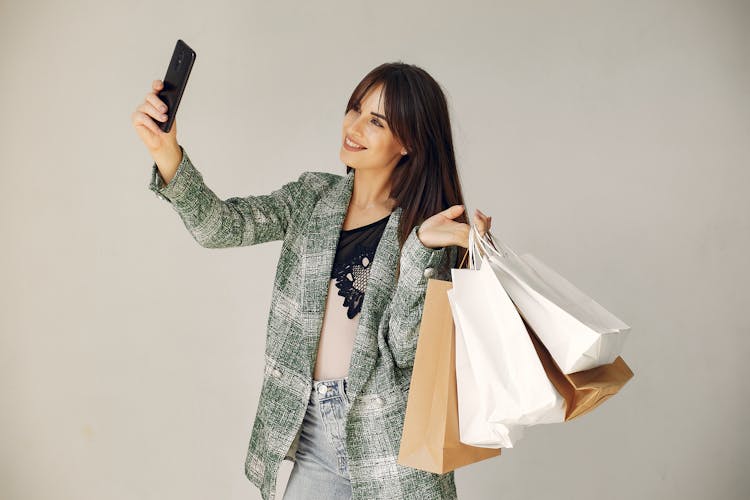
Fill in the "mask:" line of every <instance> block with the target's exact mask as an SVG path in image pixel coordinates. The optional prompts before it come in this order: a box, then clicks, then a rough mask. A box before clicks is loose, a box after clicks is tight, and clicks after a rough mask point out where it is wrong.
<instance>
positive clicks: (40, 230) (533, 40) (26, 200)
mask: <svg viewBox="0 0 750 500" xmlns="http://www.w3.org/2000/svg"><path fill="white" fill-rule="evenodd" d="M749 28H750V7H749V6H748V3H747V2H728V1H702V2H697V1H679V2H678V1H640V0H638V1H629V2H624V1H610V2H594V1H588V2H584V1H576V2H553V1H545V2H541V1H538V2H489V1H485V2H467V1H464V2H435V1H430V2H406V3H403V2H392V1H379V2H360V1H348V2H333V1H324V2H276V3H271V2H257V1H253V2H240V1H225V2H210V3H206V2H194V1H193V2H174V1H168V2H118V3H114V2H82V1H66V2H51V1H50V2H38V1H37V2H33V1H29V2H7V1H6V2H3V3H1V4H0V58H1V59H0V67H2V68H3V69H2V71H0V109H2V113H3V119H2V122H0V132H1V133H0V146H1V147H0V161H1V164H2V167H1V168H2V170H1V171H2V179H1V180H2V182H0V230H1V231H2V245H1V246H0V257H1V258H0V274H1V275H2V281H3V287H2V291H0V294H1V297H2V303H1V305H0V307H1V309H0V328H1V336H0V389H1V391H2V392H1V396H2V411H0V497H1V498H3V499H8V500H16V499H19V500H20V499H24V500H27V499H28V500H47V499H50V500H51V499H55V500H67V499H76V500H83V499H102V498H106V499H109V500H119V499H134V498H138V499H144V500H145V499H165V498H183V499H206V498H221V499H229V498H231V499H246V498H260V495H259V494H258V492H257V490H256V489H255V488H254V487H253V486H252V485H251V484H250V483H249V482H248V481H247V480H246V479H245V477H244V474H243V465H244V457H245V452H246V450H247V442H248V439H249V433H250V426H251V424H252V419H253V417H254V415H255V409H256V404H257V398H258V394H259V391H260V382H261V378H262V361H263V347H264V342H265V338H264V329H265V325H266V319H267V313H268V308H269V305H270V293H271V286H272V281H273V274H274V271H275V264H276V260H277V258H278V254H279V250H280V246H281V243H280V242H271V243H266V244H262V245H259V246H256V247H245V248H236V249H222V250H209V249H204V248H201V247H199V246H198V245H197V244H196V243H195V242H194V241H193V240H192V238H191V237H190V235H189V233H188V232H187V231H186V230H185V228H184V226H183V225H182V222H181V221H180V220H179V218H178V216H177V215H176V213H175V212H174V211H173V210H172V209H171V208H170V206H169V205H168V204H167V203H166V202H164V201H162V200H160V199H158V198H157V197H156V196H155V195H154V194H153V193H152V192H150V191H149V190H148V189H147V187H146V185H147V182H148V178H149V174H150V168H151V158H150V156H149V155H148V152H147V151H146V149H145V147H144V146H143V144H142V143H141V142H140V140H139V139H138V137H137V135H136V133H135V131H134V129H133V128H132V125H131V122H130V115H131V113H132V111H133V110H134V109H135V108H136V107H137V106H138V105H139V104H140V103H141V102H142V100H143V98H144V95H145V94H146V92H148V91H149V89H150V85H151V81H152V80H154V79H156V78H163V76H164V71H165V70H166V65H167V62H168V60H169V56H170V55H171V51H172V48H173V46H174V43H175V41H176V40H177V39H178V38H183V39H184V40H185V41H186V42H188V43H189V44H190V45H191V46H192V47H193V48H195V49H196V51H197V53H198V58H197V62H196V65H195V68H194V71H193V74H192V77H191V80H190V83H189V86H188V90H187V94H186V96H185V98H184V101H183V104H182V106H181V108H180V111H179V114H178V139H179V141H180V143H181V144H182V145H183V146H184V147H185V148H186V150H187V151H189V153H190V155H191V158H192V159H193V161H194V162H195V164H196V165H197V166H198V168H199V169H200V170H201V172H202V173H203V174H204V178H205V180H206V182H207V183H208V185H209V186H210V187H211V188H212V189H214V190H215V191H216V192H217V194H219V195H220V196H222V197H223V198H227V197H229V196H233V195H249V194H262V193H267V192H270V191H271V190H274V189H276V188H278V187H279V186H281V184H283V183H285V182H288V181H289V180H291V179H294V178H296V176H297V175H298V174H299V173H301V172H302V171H304V170H324V171H330V172H337V173H342V172H344V165H343V164H341V162H340V160H339V158H338V151H339V147H340V133H341V120H342V118H343V110H344V105H345V103H346V99H347V98H348V96H349V93H350V92H351V90H352V89H353V87H354V85H355V84H356V83H357V82H358V81H359V79H360V78H361V77H362V76H364V74H365V73H367V71H369V70H370V69H371V68H373V67H374V66H376V65H378V64H380V63H382V62H385V61H393V60H403V61H405V62H409V63H414V64H418V65H420V66H422V67H423V68H425V69H426V70H427V71H429V72H430V73H431V74H432V75H433V76H434V77H435V78H436V79H437V80H438V81H439V82H440V83H441V84H442V85H443V86H444V88H445V89H446V92H447V95H448V99H449V103H450V108H451V113H452V119H453V126H454V134H455V141H456V150H457V155H458V161H459V163H460V170H461V181H462V183H463V186H464V189H465V193H466V201H467V204H468V205H469V207H479V208H481V209H482V210H483V211H484V212H485V213H487V214H489V215H492V216H493V232H494V233H495V234H496V235H497V236H498V237H502V238H504V239H505V240H506V241H507V242H508V243H509V244H511V245H512V246H514V247H515V248H516V249H518V250H520V251H523V252H531V253H533V254H534V255H536V256H537V257H539V258H540V259H542V260H543V261H544V262H546V263H548V264H549V265H550V266H552V267H553V268H554V269H557V270H558V271H559V272H560V273H561V274H562V275H563V276H566V277H567V278H568V279H570V280H571V281H573V282H574V283H576V284H577V285H578V286H579V287H580V288H581V289H582V290H584V291H585V292H587V293H588V294H590V295H591V296H592V297H595V298H596V299H597V300H598V301H599V302H600V303H601V304H602V305H604V306H605V307H607V308H608V309H610V310H611V311H612V312H614V313H615V314H616V315H618V316H619V317H620V318H622V319H623V320H624V321H625V322H626V323H628V324H629V325H631V327H632V334H631V337H630V339H629V341H628V344H627V345H626V348H625V351H624V353H623V357H624V358H625V359H626V361H627V362H628V363H629V365H630V366H631V368H632V369H633V370H634V372H635V373H636V376H635V378H634V379H633V380H632V381H631V382H630V383H629V384H628V385H627V386H626V387H625V388H624V390H623V391H622V392H621V394H619V395H618V396H617V397H615V398H613V399H611V400H610V401H608V402H607V403H606V404H605V405H604V406H602V407H601V408H600V409H598V410H597V411H596V412H594V413H592V414H590V415H587V416H585V417H583V418H581V419H580V420H578V421H572V422H569V423H566V424H562V425H554V426H542V427H537V428H535V429H532V430H530V431H529V432H528V433H527V435H526V437H524V439H523V440H522V441H521V442H520V443H519V445H518V447H517V448H515V449H512V450H507V451H506V452H504V453H503V455H502V456H501V457H497V458H495V459H492V460H487V461H484V462H481V463H478V464H474V465H471V466H468V467H466V468H462V469H459V470H457V472H456V482H457V485H458V490H459V495H460V496H461V498H465V499H485V498H486V499H495V498H502V499H508V500H510V499H538V498H559V499H573V498H575V499H601V498H609V499H631V498H638V499H640V498H648V499H664V498H670V499H671V498H680V499H704V498H722V499H734V498H746V497H747V495H748V491H749V490H750V488H749V486H750V484H749V483H750V481H749V480H748V477H747V470H748V465H749V464H748V452H747V447H748V444H750V442H749V440H748V437H747V433H746V432H745V426H744V425H743V424H747V422H748V417H749V415H748V414H749V412H748V404H747V401H746V399H747V394H748V392H747V385H746V382H745V380H744V379H745V378H746V374H747V359H748V354H749V352H748V351H749V349H748V346H749V343H748V334H750V329H749V328H748V323H747V304H748V295H749V294H748V292H747V283H748V278H750V266H748V264H747V260H746V257H747V255H748V251H750V238H749V237H748V230H750V203H749V202H748V200H747V191H748V181H750V161H749V160H750V150H749V148H748V137H749V136H750V135H749V133H750V99H749V97H750V96H749V95H748V90H749V89H750V58H749V57H748V56H750V54H749V50H748V49H750V43H749V42H750V40H749V36H748V33H750V30H749ZM290 470H291V463H290V462H285V463H284V465H283V467H282V471H281V474H280V479H279V493H281V492H282V491H283V488H284V485H285V483H286V479H287V477H288V474H289V472H290Z"/></svg>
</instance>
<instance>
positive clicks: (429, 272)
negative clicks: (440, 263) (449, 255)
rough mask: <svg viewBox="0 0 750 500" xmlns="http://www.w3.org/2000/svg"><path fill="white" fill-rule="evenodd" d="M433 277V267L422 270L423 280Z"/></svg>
mask: <svg viewBox="0 0 750 500" xmlns="http://www.w3.org/2000/svg"><path fill="white" fill-rule="evenodd" d="M433 276H435V268H434V267H428V268H427V269H425V270H424V277H425V278H432V277H433Z"/></svg>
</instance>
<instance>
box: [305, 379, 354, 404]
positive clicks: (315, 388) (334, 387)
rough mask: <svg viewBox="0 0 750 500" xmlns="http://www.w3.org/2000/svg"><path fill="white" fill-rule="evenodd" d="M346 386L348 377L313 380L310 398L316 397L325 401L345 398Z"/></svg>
mask: <svg viewBox="0 0 750 500" xmlns="http://www.w3.org/2000/svg"><path fill="white" fill-rule="evenodd" d="M348 385H349V377H341V378H332V379H326V380H313V383H312V393H311V394H310V397H317V398H318V399H327V398H332V397H336V396H344V397H347V387H348ZM347 399H348V397H347Z"/></svg>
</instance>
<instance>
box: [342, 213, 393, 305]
mask: <svg viewBox="0 0 750 500" xmlns="http://www.w3.org/2000/svg"><path fill="white" fill-rule="evenodd" d="M389 218H390V214H389V215H387V216H385V217H383V218H382V219H380V220H378V221H375V222H373V223H371V224H367V225H366V226H361V227H356V228H354V229H348V230H347V229H342V230H341V235H340V237H339V243H338V246H337V247H336V256H335V257H334V260H333V269H332V270H331V279H335V280H336V287H337V288H338V289H339V291H338V294H339V295H340V296H342V297H344V307H345V308H346V309H347V311H346V315H347V317H348V318H349V319H352V318H353V317H354V316H356V315H357V313H358V312H359V311H360V310H361V309H362V302H363V301H364V299H365V289H366V288H367V278H368V276H369V275H370V267H371V265H372V260H373V258H374V257H375V250H376V249H377V247H378V243H379V242H380V237H381V236H382V235H383V230H384V229H385V225H386V224H387V223H388V219H389Z"/></svg>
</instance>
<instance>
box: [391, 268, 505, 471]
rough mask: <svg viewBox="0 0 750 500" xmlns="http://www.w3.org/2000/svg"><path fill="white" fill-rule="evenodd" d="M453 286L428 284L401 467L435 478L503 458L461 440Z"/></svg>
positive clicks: (497, 451) (405, 421) (400, 453)
mask: <svg viewBox="0 0 750 500" xmlns="http://www.w3.org/2000/svg"><path fill="white" fill-rule="evenodd" d="M450 288H451V282H450V281H444V280H436V279H429V280H428V281H427V291H426V293H425V300H424V309H423V311H422V322H421V324H420V326H419V337H418V338H417V351H416V354H415V358H414V367H413V369H412V376H411V385H410V388H409V399H408V401H407V405H406V415H405V417H404V427H403V431H402V434H401V444H400V449H399V454H398V459H397V462H398V463H399V464H401V465H404V466H408V467H412V468H415V469H421V470H425V471H429V472H434V473H437V474H443V473H445V472H449V471H452V470H454V469H457V468H459V467H463V466H465V465H469V464H472V463H474V462H479V461H482V460H485V459H488V458H492V457H496V456H498V455H500V450H499V449H488V448H482V447H475V446H470V445H468V444H464V443H461V442H460V440H459V423H458V419H459V417H458V403H457V394H456V370H455V366H456V364H455V363H456V361H455V348H454V346H455V338H454V336H455V334H454V323H453V318H452V317H451V310H450V307H449V304H448V296H447V291H448V290H449V289H450Z"/></svg>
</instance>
